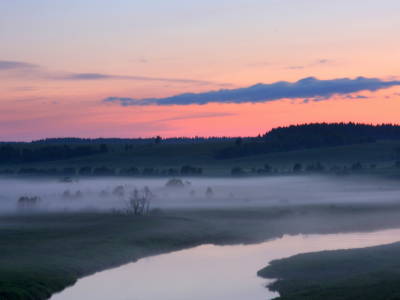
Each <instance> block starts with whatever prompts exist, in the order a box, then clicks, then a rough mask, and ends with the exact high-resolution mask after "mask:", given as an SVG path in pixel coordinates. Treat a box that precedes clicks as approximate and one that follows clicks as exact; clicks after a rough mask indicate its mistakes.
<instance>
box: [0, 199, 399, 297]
mask: <svg viewBox="0 0 400 300" xmlns="http://www.w3.org/2000/svg"><path fill="white" fill-rule="evenodd" d="M399 213H400V206H399V205H380V206H377V205H352V206H348V205H346V206H340V205H338V206H335V207H332V206H329V205H302V206H290V207H289V208H288V207H286V208H282V207H281V206H276V207H270V208H262V209H261V208H259V209H250V208H249V209H245V208H242V209H225V210H221V209H219V210H179V211H166V212H162V213H160V214H158V215H150V216H142V217H132V216H127V215H123V214H110V213H108V214H105V213H104V214H101V213H97V214H96V213H90V214H89V213H74V214H73V213H65V214H60V213H58V214H56V213H53V214H31V215H10V216H3V217H2V218H1V221H0V253H1V256H0V270H1V272H0V299H8V300H10V299H47V298H49V297H50V296H51V294H52V293H54V292H56V291H60V290H62V289H64V288H65V287H66V286H69V285H72V284H74V283H75V282H76V280H77V279H78V278H81V277H84V276H87V275H90V274H93V273H94V272H97V271H100V270H104V269H107V268H112V267H115V266H119V265H122V264H125V263H128V262H131V261H136V260H138V259H139V258H143V257H146V256H150V255H155V254H160V253H167V252H171V251H175V250H179V249H183V248H187V247H193V246H197V245H200V244H204V243H212V244H218V245H224V244H236V243H257V242H261V241H264V240H266V239H268V238H274V237H281V236H282V235H283V234H290V235H295V234H299V233H303V234H311V233H322V234H323V233H338V232H351V231H371V230H378V229H387V228H396V227H400V220H399V218H398V215H399ZM255 271H256V270H255Z"/></svg>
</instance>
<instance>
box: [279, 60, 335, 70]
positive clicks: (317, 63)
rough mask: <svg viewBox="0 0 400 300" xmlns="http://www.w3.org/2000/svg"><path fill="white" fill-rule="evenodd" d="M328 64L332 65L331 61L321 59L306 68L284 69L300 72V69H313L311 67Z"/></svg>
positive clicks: (291, 67)
mask: <svg viewBox="0 0 400 300" xmlns="http://www.w3.org/2000/svg"><path fill="white" fill-rule="evenodd" d="M327 63H331V61H329V60H327V59H320V60H318V61H317V62H314V63H312V64H309V65H305V66H290V67H286V68H283V69H284V70H299V69H305V68H311V67H315V66H318V65H324V64H327Z"/></svg>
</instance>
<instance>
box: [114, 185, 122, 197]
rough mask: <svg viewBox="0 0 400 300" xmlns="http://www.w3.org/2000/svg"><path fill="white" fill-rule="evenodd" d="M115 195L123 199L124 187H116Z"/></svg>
mask: <svg viewBox="0 0 400 300" xmlns="http://www.w3.org/2000/svg"><path fill="white" fill-rule="evenodd" d="M112 193H113V195H115V196H118V197H123V196H124V194H125V191H124V187H123V186H122V185H119V186H116V187H115V188H114V189H113V191H112Z"/></svg>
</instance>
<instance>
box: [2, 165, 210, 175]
mask: <svg viewBox="0 0 400 300" xmlns="http://www.w3.org/2000/svg"><path fill="white" fill-rule="evenodd" d="M13 174H15V172H14V171H12V170H10V169H5V170H0V175H13ZM16 174H17V175H43V176H68V177H70V176H75V175H79V176H115V175H121V176H175V175H184V176H191V175H196V176H198V175H202V174H203V169H202V168H200V167H191V166H189V165H187V166H183V167H182V168H181V170H180V171H179V169H178V170H176V169H172V168H171V169H169V170H162V171H161V172H160V171H159V170H156V169H154V168H153V167H147V168H144V169H143V170H142V171H140V170H139V169H138V168H136V167H130V168H123V169H121V170H120V171H119V172H117V171H116V170H115V168H108V167H105V166H103V167H97V168H92V167H91V166H83V167H81V168H80V169H79V171H77V169H75V168H74V167H68V168H64V169H62V170H57V169H56V168H50V169H38V168H21V169H20V170H19V171H17V172H16Z"/></svg>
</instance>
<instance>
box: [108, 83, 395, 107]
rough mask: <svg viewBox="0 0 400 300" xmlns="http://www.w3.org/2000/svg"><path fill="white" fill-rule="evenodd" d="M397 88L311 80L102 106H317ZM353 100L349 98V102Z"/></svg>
mask: <svg viewBox="0 0 400 300" xmlns="http://www.w3.org/2000/svg"><path fill="white" fill-rule="evenodd" d="M397 85H400V81H383V80H381V79H379V78H364V77H358V78H356V79H349V78H339V79H332V80H319V79H316V78H314V77H308V78H304V79H301V80H299V81H297V82H293V83H292V82H286V81H279V82H276V83H272V84H262V83H259V84H256V85H253V86H250V87H246V88H239V89H231V90H228V89H221V90H219V91H210V92H204V93H198V94H194V93H185V94H180V95H176V96H172V97H166V98H147V99H134V98H128V97H124V98H122V97H109V98H107V99H104V100H102V102H103V103H119V104H120V105H121V106H136V105H190V104H196V105H204V104H207V103H237V104H240V103H262V102H269V101H277V100H281V99H299V98H300V99H306V100H308V99H310V98H313V100H308V101H303V103H308V102H309V101H313V102H318V101H323V100H328V99H330V98H331V97H332V96H334V95H342V96H345V97H348V98H349V99H354V98H364V97H365V96H352V95H350V94H352V93H358V92H361V91H371V92H375V91H378V90H381V89H386V88H390V87H392V86H397ZM351 97H353V98H351Z"/></svg>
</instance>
